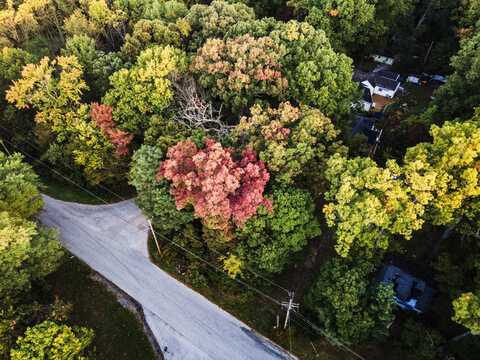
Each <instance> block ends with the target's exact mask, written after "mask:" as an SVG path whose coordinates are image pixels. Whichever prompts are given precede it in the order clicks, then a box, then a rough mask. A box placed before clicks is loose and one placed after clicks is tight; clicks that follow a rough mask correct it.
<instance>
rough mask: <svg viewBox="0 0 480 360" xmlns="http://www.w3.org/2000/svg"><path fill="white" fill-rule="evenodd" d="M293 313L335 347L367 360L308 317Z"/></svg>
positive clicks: (361, 359) (294, 311) (296, 312)
mask: <svg viewBox="0 0 480 360" xmlns="http://www.w3.org/2000/svg"><path fill="white" fill-rule="evenodd" d="M293 313H294V314H296V315H297V316H298V318H299V319H301V320H302V321H304V322H305V323H306V324H307V325H308V326H310V327H311V328H312V329H313V330H315V331H316V332H317V333H319V334H320V335H323V336H324V337H326V338H327V339H328V340H330V341H331V342H332V343H333V344H334V345H336V346H338V347H341V348H342V349H344V350H345V351H347V352H349V353H350V354H352V355H353V356H355V357H356V358H358V359H360V360H366V358H364V357H363V356H362V355H360V354H359V353H357V352H355V351H354V350H353V349H351V348H350V347H349V346H347V345H346V344H344V343H343V342H341V341H340V340H338V339H337V338H335V337H334V336H332V335H330V334H329V333H328V332H326V331H325V330H323V329H322V328H320V327H319V326H317V325H316V324H314V323H312V322H311V321H310V320H308V319H307V318H306V317H304V316H303V315H302V314H301V313H300V312H298V311H296V310H293Z"/></svg>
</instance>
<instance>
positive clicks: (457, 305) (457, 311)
mask: <svg viewBox="0 0 480 360" xmlns="http://www.w3.org/2000/svg"><path fill="white" fill-rule="evenodd" d="M453 311H454V316H453V318H452V319H453V320H454V321H456V322H457V323H459V324H460V325H463V326H465V327H466V328H467V329H469V330H470V331H471V332H472V334H473V335H480V296H478V295H476V294H474V293H471V292H468V293H463V294H462V295H460V297H458V298H457V299H455V300H454V301H453Z"/></svg>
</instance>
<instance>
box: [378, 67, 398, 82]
mask: <svg viewBox="0 0 480 360" xmlns="http://www.w3.org/2000/svg"><path fill="white" fill-rule="evenodd" d="M375 75H377V76H382V77H384V78H387V79H390V80H394V81H398V79H400V74H398V73H396V72H393V71H388V70H380V71H377V72H375Z"/></svg>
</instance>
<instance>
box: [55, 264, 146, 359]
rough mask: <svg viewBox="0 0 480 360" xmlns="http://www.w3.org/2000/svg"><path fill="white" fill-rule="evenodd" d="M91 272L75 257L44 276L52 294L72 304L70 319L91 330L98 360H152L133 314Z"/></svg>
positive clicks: (143, 335)
mask: <svg viewBox="0 0 480 360" xmlns="http://www.w3.org/2000/svg"><path fill="white" fill-rule="evenodd" d="M92 274H93V272H92V271H91V270H90V269H89V268H88V267H87V266H86V265H84V264H83V263H82V262H80V261H79V260H78V259H76V258H68V260H67V261H66V262H65V263H64V264H63V265H62V266H61V267H60V268H59V269H58V270H57V271H56V272H55V273H54V274H52V275H50V276H48V278H47V279H46V282H47V285H48V286H49V287H51V289H52V293H53V295H54V296H58V297H59V298H61V299H62V300H64V301H66V302H69V303H71V304H73V312H72V315H71V318H70V320H71V321H72V323H73V324H76V325H81V326H87V327H89V328H92V329H93V330H94V331H95V339H94V341H93V346H94V347H95V350H96V359H98V360H132V359H135V360H153V359H154V352H153V350H152V347H151V345H150V343H149V341H148V339H147V337H146V335H145V334H144V332H143V329H142V325H141V324H140V323H139V322H138V321H137V319H136V317H135V315H134V314H133V313H131V312H130V311H129V310H127V309H125V308H123V307H122V306H121V305H120V304H119V303H118V301H117V299H116V297H115V296H114V295H113V294H112V293H111V292H110V291H108V290H107V289H106V288H105V287H104V285H102V284H100V283H98V282H97V281H95V280H93V279H91V277H90V276H91V275H92Z"/></svg>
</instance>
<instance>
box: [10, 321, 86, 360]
mask: <svg viewBox="0 0 480 360" xmlns="http://www.w3.org/2000/svg"><path fill="white" fill-rule="evenodd" d="M93 337H94V333H93V330H91V329H88V328H85V327H73V328H72V327H70V326H67V325H59V324H57V323H55V322H53V321H44V322H42V323H40V324H38V325H35V326H33V327H30V328H28V329H27V331H26V332H25V335H24V336H20V337H19V338H18V339H17V346H16V348H14V349H12V351H11V354H10V356H11V358H12V360H29V359H30V360H37V359H48V360H65V359H69V360H86V359H88V357H87V356H86V349H87V348H88V347H89V345H90V344H91V343H92V341H93Z"/></svg>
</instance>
